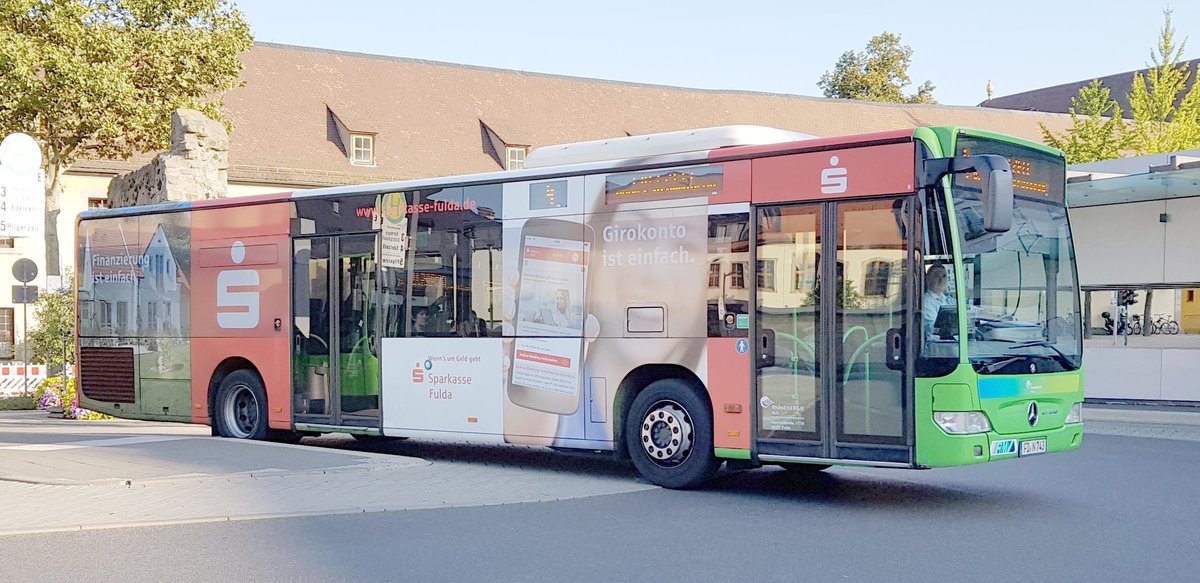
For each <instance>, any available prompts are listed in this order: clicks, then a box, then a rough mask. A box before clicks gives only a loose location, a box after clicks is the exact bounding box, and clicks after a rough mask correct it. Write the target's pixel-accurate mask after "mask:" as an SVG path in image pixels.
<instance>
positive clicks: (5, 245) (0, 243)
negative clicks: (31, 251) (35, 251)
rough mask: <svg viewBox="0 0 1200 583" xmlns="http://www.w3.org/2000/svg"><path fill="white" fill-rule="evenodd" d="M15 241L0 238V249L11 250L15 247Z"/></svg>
mask: <svg viewBox="0 0 1200 583" xmlns="http://www.w3.org/2000/svg"><path fill="white" fill-rule="evenodd" d="M16 245H17V240H16V239H14V238H12V237H0V249H12V248H13V247H16Z"/></svg>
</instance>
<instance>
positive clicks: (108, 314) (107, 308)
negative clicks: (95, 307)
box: [100, 300, 113, 328]
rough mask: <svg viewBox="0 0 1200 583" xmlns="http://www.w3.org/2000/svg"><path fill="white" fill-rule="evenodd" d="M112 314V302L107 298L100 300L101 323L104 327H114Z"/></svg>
mask: <svg viewBox="0 0 1200 583" xmlns="http://www.w3.org/2000/svg"><path fill="white" fill-rule="evenodd" d="M112 316H113V314H112V304H111V303H109V302H107V301H105V300H100V325H101V326H102V327H104V328H112V325H113V318H112Z"/></svg>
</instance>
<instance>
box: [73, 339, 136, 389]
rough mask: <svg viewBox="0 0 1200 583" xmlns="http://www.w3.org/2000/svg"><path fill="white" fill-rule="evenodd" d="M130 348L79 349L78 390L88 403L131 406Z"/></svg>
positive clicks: (131, 349)
mask: <svg viewBox="0 0 1200 583" xmlns="http://www.w3.org/2000/svg"><path fill="white" fill-rule="evenodd" d="M133 375H134V370H133V348H128V347H126V348H96V347H91V348H84V347H81V348H80V349H79V387H80V390H81V391H82V392H83V395H84V396H85V397H87V398H89V399H94V400H96V401H103V402H105V403H133V402H134V400H135V399H134V397H135V395H134V390H133Z"/></svg>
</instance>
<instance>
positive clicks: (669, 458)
mask: <svg viewBox="0 0 1200 583" xmlns="http://www.w3.org/2000/svg"><path fill="white" fill-rule="evenodd" d="M692 438H693V430H692V419H691V417H690V416H689V415H688V413H687V410H686V409H684V408H683V407H682V406H680V405H679V403H676V402H675V401H668V400H662V401H658V402H656V403H654V405H652V406H651V407H650V410H649V411H648V412H647V413H646V416H645V417H643V418H642V428H641V443H642V451H644V452H645V453H646V457H647V458H648V459H649V460H650V461H652V462H654V464H655V465H657V466H659V467H664V468H671V467H675V466H678V465H679V464H682V463H683V462H685V461H687V458H688V456H689V455H691V453H692V443H693V439H692Z"/></svg>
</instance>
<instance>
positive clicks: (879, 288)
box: [863, 260, 892, 297]
mask: <svg viewBox="0 0 1200 583" xmlns="http://www.w3.org/2000/svg"><path fill="white" fill-rule="evenodd" d="M891 272H892V264H891V263H890V262H888V261H880V260H876V261H868V262H867V265H866V267H865V268H864V269H863V295H865V296H876V297H885V296H887V295H888V281H889V278H890V276H891Z"/></svg>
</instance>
